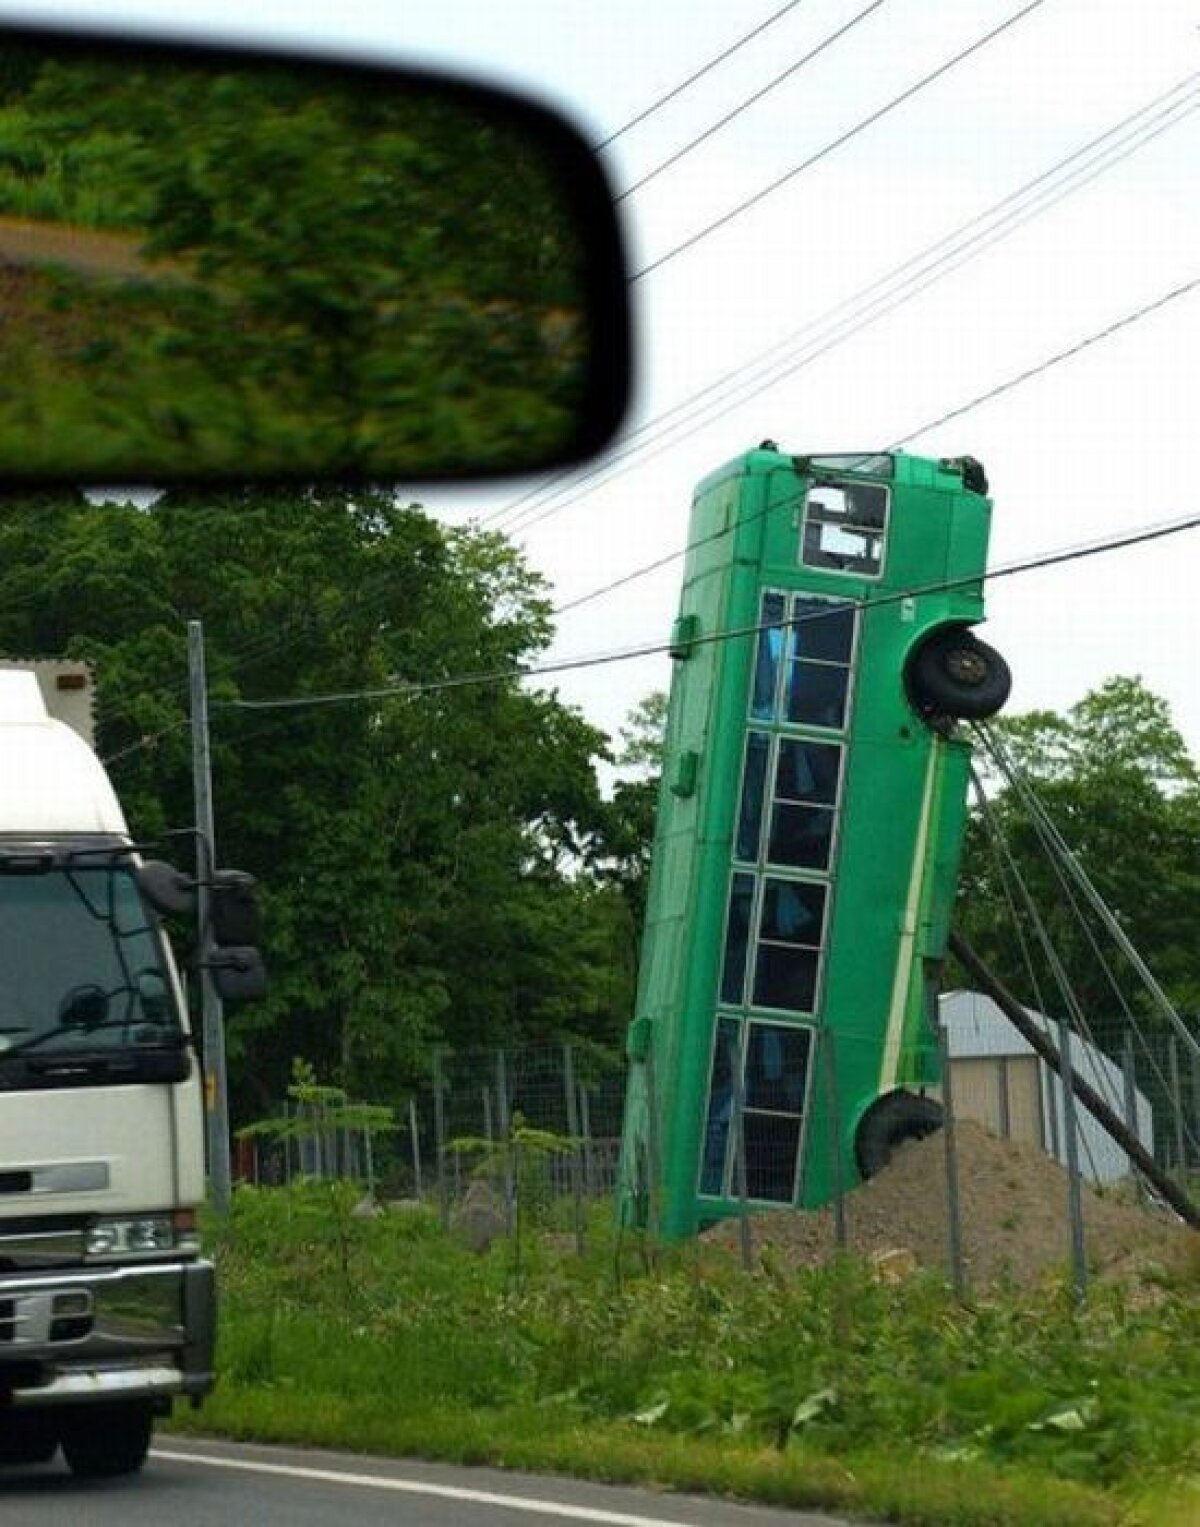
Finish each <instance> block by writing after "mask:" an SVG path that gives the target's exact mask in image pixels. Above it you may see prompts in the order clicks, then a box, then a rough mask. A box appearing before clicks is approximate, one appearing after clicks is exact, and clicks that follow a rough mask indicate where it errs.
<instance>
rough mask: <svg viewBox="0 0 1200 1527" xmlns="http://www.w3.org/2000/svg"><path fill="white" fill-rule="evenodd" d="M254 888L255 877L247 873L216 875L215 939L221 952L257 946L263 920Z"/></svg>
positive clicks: (212, 914)
mask: <svg viewBox="0 0 1200 1527" xmlns="http://www.w3.org/2000/svg"><path fill="white" fill-rule="evenodd" d="M254 886H255V881H254V876H253V875H247V874H246V872H245V871H244V870H217V871H216V872H215V874H214V875H213V877H212V900H211V902H210V903H209V906H210V909H211V912H210V915H211V918H212V936H213V940H214V941H215V942H216V943H218V944H220V945H221V947H222V948H231V947H233V946H235V945H243V944H257V943H258V941H259V938H260V936H261V934H260V924H261V919H260V917H259V914H258V899H257V897H256V896H255V894H254Z"/></svg>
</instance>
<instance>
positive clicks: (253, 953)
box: [204, 947, 267, 1003]
mask: <svg viewBox="0 0 1200 1527" xmlns="http://www.w3.org/2000/svg"><path fill="white" fill-rule="evenodd" d="M204 964H205V966H206V968H207V969H208V970H209V971H211V972H212V979H213V985H214V986H215V987H216V989H217V995H218V996H219V997H220V998H221V1000H222V1001H223V1002H229V1003H237V1002H258V1001H259V1000H260V999H261V998H263V997H265V996H266V994H267V969H266V966H265V965H264V964H263V958H262V955H261V954H260V953H259V952H258V950H257V949H251V948H242V947H233V948H229V949H214V950H213V951H212V952H211V954H209V956H208V958H207V959H206V960H205V962H204Z"/></svg>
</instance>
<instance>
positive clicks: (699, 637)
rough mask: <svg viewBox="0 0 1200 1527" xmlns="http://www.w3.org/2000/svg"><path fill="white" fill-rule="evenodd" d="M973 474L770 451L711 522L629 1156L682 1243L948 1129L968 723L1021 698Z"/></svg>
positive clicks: (628, 1171)
mask: <svg viewBox="0 0 1200 1527" xmlns="http://www.w3.org/2000/svg"><path fill="white" fill-rule="evenodd" d="M989 516H990V503H989V500H988V498H987V483H986V479H985V477H984V473H983V469H982V467H981V466H980V465H979V464H978V463H977V462H975V461H973V460H971V459H970V458H962V459H955V460H929V459H922V458H919V457H915V456H908V455H904V454H900V453H876V454H867V455H857V456H855V455H842V456H791V455H788V454H786V453H784V452H782V451H780V450H779V449H778V448H776V447H775V446H774V444H773V443H771V442H766V443H765V444H764V445H763V446H762V447H760V448H759V449H758V450H754V451H751V452H749V453H748V454H746V455H744V456H742V457H739V458H738V459H737V460H735V461H732V462H730V463H728V464H727V465H726V466H724V467H722V468H721V469H720V470H718V471H717V472H714V473H713V474H711V475H710V476H709V477H707V478H706V479H705V480H704V481H703V482H702V483H701V484H700V486H699V488H698V489H697V492H696V496H695V499H694V503H693V509H692V517H691V525H690V533H689V551H688V556H687V561H686V566H685V572H684V582H683V593H682V599H681V604H680V612H679V616H678V619H677V620H676V623H675V627H674V631H673V634H672V644H671V652H672V658H673V660H674V675H673V681H672V686H671V697H670V705H669V708H668V718H667V727H666V736H665V744H664V756H663V780H662V787H661V792H660V798H659V806H658V815H657V822H656V829H655V843H654V853H653V859H652V868H651V877H650V888H649V895H648V903H647V915H646V926H645V930H644V935H643V944H642V958H641V967H640V973H639V985H638V997H637V1007H636V1011H635V1015H634V1019H633V1022H632V1024H631V1026H630V1029H629V1034H628V1041H627V1050H628V1057H629V1062H630V1073H629V1083H628V1091H627V1098H626V1117H625V1126H624V1137H623V1142H622V1161H621V1190H620V1211H621V1215H622V1219H623V1222H624V1223H626V1224H630V1225H642V1226H648V1225H653V1226H654V1227H655V1228H657V1229H658V1230H659V1232H660V1233H661V1234H662V1235H664V1236H665V1237H666V1238H668V1239H670V1238H678V1237H681V1236H686V1235H689V1234H692V1233H694V1232H695V1231H696V1230H697V1229H698V1228H699V1227H701V1226H702V1225H704V1224H706V1223H709V1222H712V1221H714V1220H718V1219H720V1218H723V1217H727V1216H729V1215H731V1214H734V1213H736V1212H739V1210H741V1209H743V1208H744V1207H745V1206H747V1205H752V1206H754V1207H756V1208H781V1207H788V1206H794V1207H816V1206H818V1205H821V1204H823V1203H825V1202H827V1201H828V1200H829V1199H830V1197H831V1196H832V1195H833V1194H834V1193H835V1192H837V1191H839V1190H840V1189H841V1188H848V1187H851V1186H853V1185H854V1184H855V1183H856V1182H857V1181H859V1180H861V1179H862V1178H863V1177H866V1176H870V1175H871V1174H872V1173H873V1172H874V1171H875V1170H877V1169H878V1167H879V1166H880V1165H881V1164H882V1163H883V1162H884V1161H885V1160H886V1158H887V1156H888V1155H889V1154H890V1152H891V1150H892V1149H893V1148H894V1147H895V1145H896V1144H897V1143H898V1142H899V1141H900V1140H902V1139H904V1138H906V1137H907V1136H912V1135H920V1134H924V1133H928V1132H929V1131H930V1130H931V1129H933V1128H935V1127H936V1126H937V1123H938V1122H939V1118H940V1110H939V1106H938V1104H937V1103H936V1101H935V1100H934V1098H932V1097H931V1096H929V1092H930V1090H931V1089H935V1088H936V1087H937V1084H938V1082H939V1079H940V1076H939V1065H938V1057H937V1047H936V1035H935V1031H934V1027H933V1012H934V994H935V992H936V984H937V976H938V968H939V965H940V962H941V961H942V959H943V956H944V953H945V947H946V939H947V934H948V923H949V916H950V910H951V905H952V902H953V898H954V888H955V881H956V877H957V870H958V858H959V852H960V848H961V842H962V836H963V830H964V826H965V815H966V790H967V770H968V760H969V750H968V746H967V744H966V742H965V741H964V740H963V739H962V738H961V737H960V736H959V735H958V732H959V727H958V723H959V721H960V720H962V719H964V718H982V717H984V716H987V715H991V714H992V713H994V712H995V711H996V710H998V709H999V707H1000V706H1001V705H1002V704H1003V702H1004V700H1005V699H1006V697H1007V694H1008V688H1009V675H1008V670H1007V667H1006V666H1005V664H1004V662H1003V660H1002V659H1001V658H1000V656H999V654H998V653H996V652H995V651H994V650H993V649H992V648H990V647H988V646H986V645H985V644H984V643H982V642H980V641H979V640H978V639H977V638H976V637H975V636H974V635H973V634H972V632H971V630H970V628H971V627H972V626H973V625H975V624H977V623H978V622H979V621H980V620H981V619H982V618H983V574H984V570H985V562H986V553H987V541H988V526H989Z"/></svg>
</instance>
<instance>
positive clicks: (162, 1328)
mask: <svg viewBox="0 0 1200 1527" xmlns="http://www.w3.org/2000/svg"><path fill="white" fill-rule="evenodd" d="M215 1339H216V1297H215V1286H214V1281H213V1269H212V1264H211V1263H209V1262H198V1261H197V1262H169V1263H151V1264H142V1265H138V1266H127V1267H94V1268H93V1267H89V1268H77V1269H71V1270H61V1271H54V1272H50V1271H47V1272H39V1273H36V1274H26V1273H22V1274H19V1275H0V1406H3V1405H6V1404H7V1405H13V1406H21V1407H25V1406H38V1405H60V1404H76V1403H79V1402H87V1401H102V1400H114V1399H127V1400H134V1399H150V1400H161V1401H162V1402H163V1403H164V1405H169V1403H170V1399H171V1397H172V1396H175V1395H188V1396H192V1397H193V1398H196V1399H199V1398H200V1397H201V1396H203V1395H205V1394H207V1393H208V1391H209V1390H210V1389H211V1388H212V1384H213V1347H214V1344H215Z"/></svg>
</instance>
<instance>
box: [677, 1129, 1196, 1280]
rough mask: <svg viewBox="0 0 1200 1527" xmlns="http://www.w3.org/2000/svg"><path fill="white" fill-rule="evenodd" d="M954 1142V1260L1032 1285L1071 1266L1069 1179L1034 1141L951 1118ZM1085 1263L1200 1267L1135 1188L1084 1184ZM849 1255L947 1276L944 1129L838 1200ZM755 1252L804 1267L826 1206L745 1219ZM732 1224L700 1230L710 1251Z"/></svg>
mask: <svg viewBox="0 0 1200 1527" xmlns="http://www.w3.org/2000/svg"><path fill="white" fill-rule="evenodd" d="M955 1138H956V1142H957V1154H958V1183H959V1200H960V1220H961V1227H962V1246H963V1257H964V1264H965V1270H966V1277H967V1282H968V1284H969V1285H971V1286H974V1287H981V1286H984V1285H987V1284H994V1283H998V1282H1001V1281H1005V1280H1011V1281H1012V1282H1014V1283H1018V1284H1029V1283H1032V1282H1036V1281H1037V1280H1038V1279H1039V1278H1040V1277H1042V1276H1043V1275H1045V1274H1047V1273H1050V1272H1053V1271H1057V1270H1061V1269H1063V1268H1065V1267H1068V1266H1069V1263H1070V1255H1071V1242H1070V1221H1069V1218H1068V1211H1067V1174H1066V1172H1065V1171H1064V1169H1063V1168H1062V1167H1061V1166H1060V1165H1059V1164H1058V1162H1057V1161H1054V1160H1053V1159H1052V1158H1051V1157H1049V1156H1047V1155H1045V1154H1043V1152H1041V1151H1039V1150H1037V1149H1036V1148H1034V1147H1033V1146H1030V1145H1025V1144H1020V1143H1016V1142H1014V1141H1011V1140H1001V1139H999V1138H998V1137H997V1136H995V1135H992V1134H990V1133H989V1132H988V1131H987V1130H986V1129H984V1128H983V1127H982V1126H981V1125H979V1124H976V1123H974V1122H972V1121H970V1120H960V1121H959V1123H958V1125H957V1128H956V1132H955ZM1083 1201H1084V1228H1085V1239H1086V1244H1087V1248H1088V1262H1089V1265H1090V1267H1091V1268H1092V1269H1093V1271H1095V1272H1098V1273H1101V1274H1103V1275H1107V1276H1126V1275H1131V1276H1137V1275H1138V1274H1145V1273H1148V1272H1151V1271H1152V1270H1153V1269H1154V1268H1156V1267H1157V1268H1164V1269H1172V1270H1178V1269H1180V1268H1182V1267H1184V1266H1186V1265H1188V1264H1189V1261H1190V1265H1192V1266H1193V1267H1196V1266H1200V1237H1198V1236H1197V1234H1196V1232H1195V1231H1192V1230H1190V1229H1188V1228H1187V1227H1186V1226H1185V1225H1183V1224H1181V1223H1180V1222H1179V1220H1177V1219H1176V1218H1175V1216H1174V1215H1173V1214H1172V1213H1170V1212H1169V1211H1163V1210H1160V1209H1158V1208H1155V1207H1152V1206H1149V1205H1143V1204H1140V1203H1138V1202H1137V1201H1136V1199H1135V1198H1134V1196H1133V1194H1132V1190H1126V1189H1124V1188H1122V1189H1117V1190H1113V1189H1109V1190H1106V1191H1105V1192H1103V1193H1098V1192H1096V1191H1095V1190H1093V1189H1092V1188H1090V1187H1088V1186H1087V1185H1086V1184H1085V1185H1084V1189H1083ZM844 1204H845V1216H846V1230H847V1245H848V1250H850V1251H851V1252H854V1253H855V1254H857V1255H860V1256H863V1257H866V1258H869V1259H871V1260H873V1261H874V1262H875V1263H876V1265H877V1266H878V1267H879V1269H880V1271H881V1273H882V1274H884V1275H887V1274H888V1273H889V1272H891V1273H894V1274H895V1275H897V1276H899V1275H902V1274H903V1273H904V1271H906V1270H907V1269H909V1268H911V1267H913V1266H920V1267H929V1268H936V1269H939V1270H941V1271H943V1272H945V1273H946V1274H947V1276H949V1270H950V1260H949V1239H948V1224H949V1213H948V1207H947V1193H946V1158H945V1143H944V1140H943V1137H942V1135H941V1133H940V1132H939V1133H937V1134H934V1135H930V1136H929V1137H928V1138H927V1139H924V1140H917V1141H911V1142H909V1143H908V1144H906V1145H904V1146H902V1147H901V1148H900V1149H899V1150H898V1151H897V1152H896V1154H895V1156H894V1157H893V1158H892V1160H891V1161H890V1162H889V1164H888V1165H887V1167H886V1168H885V1169H884V1170H883V1171H882V1172H880V1173H879V1175H878V1176H876V1177H874V1178H872V1179H871V1181H869V1182H867V1183H864V1184H863V1185H862V1186H861V1187H858V1188H856V1189H855V1190H854V1191H853V1192H852V1193H848V1194H847V1195H846V1198H845V1200H844ZM750 1225H751V1232H752V1245H753V1248H754V1250H755V1252H756V1254H757V1253H759V1252H761V1251H762V1249H763V1248H764V1247H766V1246H770V1247H771V1255H772V1257H773V1259H774V1261H775V1262H776V1263H778V1264H781V1265H783V1266H788V1267H799V1266H811V1265H814V1264H816V1263H819V1262H822V1261H824V1260H825V1259H826V1258H827V1257H829V1256H831V1255H833V1254H834V1253H835V1252H836V1250H837V1245H836V1236H835V1219H834V1212H833V1209H832V1208H825V1209H821V1210H818V1211H815V1212H812V1213H801V1212H796V1211H783V1212H776V1213H768V1214H755V1215H752V1216H751V1218H750ZM740 1234H741V1232H740V1228H739V1225H738V1222H737V1221H736V1220H729V1221H726V1222H724V1223H723V1224H721V1225H719V1226H716V1227H714V1228H713V1229H712V1230H710V1231H708V1232H707V1233H706V1237H705V1239H706V1240H707V1241H708V1242H709V1243H710V1244H714V1243H715V1244H717V1245H722V1246H725V1247H728V1248H730V1249H733V1250H736V1249H737V1248H738V1247H739V1245H740Z"/></svg>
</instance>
